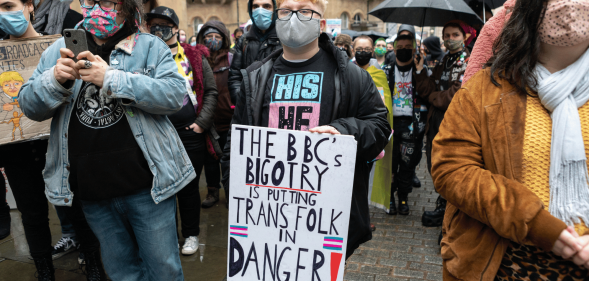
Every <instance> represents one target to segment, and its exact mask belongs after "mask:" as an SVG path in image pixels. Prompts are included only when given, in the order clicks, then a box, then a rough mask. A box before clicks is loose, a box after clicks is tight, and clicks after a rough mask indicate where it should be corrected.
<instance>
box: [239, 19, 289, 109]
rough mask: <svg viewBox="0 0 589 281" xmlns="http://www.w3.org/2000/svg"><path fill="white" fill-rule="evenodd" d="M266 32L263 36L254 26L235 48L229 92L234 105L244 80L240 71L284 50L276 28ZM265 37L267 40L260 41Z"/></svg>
mask: <svg viewBox="0 0 589 281" xmlns="http://www.w3.org/2000/svg"><path fill="white" fill-rule="evenodd" d="M266 32H267V33H266V34H264V35H262V33H261V32H260V31H259V29H258V28H257V27H256V26H255V25H252V27H251V29H250V31H248V33H247V34H245V35H244V36H242V37H241V38H240V39H239V40H238V41H237V43H235V47H233V49H234V50H235V53H234V54H233V62H232V63H231V70H230V72H229V92H230V94H231V102H232V103H233V104H235V101H236V97H237V96H239V89H240V85H241V79H242V77H241V72H240V71H241V70H242V69H246V68H247V67H248V66H250V65H251V64H252V63H254V62H256V61H262V60H264V59H265V58H266V57H268V56H269V55H270V54H272V53H273V52H275V51H276V50H279V49H282V45H280V39H278V35H276V28H274V27H271V28H270V29H268V30H267V31H266ZM264 37H265V39H264V40H263V41H260V40H261V39H262V38H264Z"/></svg>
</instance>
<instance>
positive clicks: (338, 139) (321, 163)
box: [227, 125, 357, 281]
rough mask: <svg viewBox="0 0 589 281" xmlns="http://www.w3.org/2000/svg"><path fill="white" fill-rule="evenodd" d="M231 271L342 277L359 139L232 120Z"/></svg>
mask: <svg viewBox="0 0 589 281" xmlns="http://www.w3.org/2000/svg"><path fill="white" fill-rule="evenodd" d="M231 140H232V142H231V178H230V180H231V192H230V198H229V200H230V201H229V204H230V207H229V237H228V240H229V241H228V243H229V244H228V255H227V256H228V261H227V276H228V279H227V280H229V281H231V280H290V281H303V280H304V281H318V280H324V281H336V280H343V275H344V263H345V253H346V244H347V241H348V240H347V238H348V237H347V236H348V224H349V219H350V205H351V198H352V188H353V182H354V166H355V162H356V148H357V144H356V141H355V140H354V137H352V136H341V135H329V134H316V133H315V134H312V133H309V132H302V131H291V130H281V129H270V128H261V127H251V126H241V125H233V127H232V132H231Z"/></svg>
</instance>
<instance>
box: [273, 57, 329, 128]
mask: <svg viewBox="0 0 589 281" xmlns="http://www.w3.org/2000/svg"><path fill="white" fill-rule="evenodd" d="M336 69H337V63H336V61H335V59H334V58H333V57H332V56H330V55H328V54H327V53H326V52H325V51H323V50H322V49H320V50H319V52H318V53H317V54H316V55H315V56H313V57H312V58H310V59H308V60H306V61H304V62H298V63H296V62H289V61H287V60H285V59H284V58H283V57H282V56H280V58H278V59H277V60H276V61H275V62H274V66H273V68H272V74H271V75H270V79H268V83H267V84H266V91H265V93H266V96H265V99H264V105H263V108H262V124H263V125H264V126H266V127H269V128H279V129H289V130H299V131H308V130H309V129H311V128H314V127H317V126H321V125H327V124H329V123H330V122H331V113H332V108H333V99H334V93H335V77H334V76H335V70H336Z"/></svg>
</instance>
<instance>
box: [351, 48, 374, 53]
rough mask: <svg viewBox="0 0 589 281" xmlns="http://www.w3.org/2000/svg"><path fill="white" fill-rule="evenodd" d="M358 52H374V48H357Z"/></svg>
mask: <svg viewBox="0 0 589 281" xmlns="http://www.w3.org/2000/svg"><path fill="white" fill-rule="evenodd" d="M355 50H356V52H368V53H370V52H372V48H356V49H355Z"/></svg>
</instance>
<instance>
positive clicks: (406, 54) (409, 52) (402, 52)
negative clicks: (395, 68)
mask: <svg viewBox="0 0 589 281" xmlns="http://www.w3.org/2000/svg"><path fill="white" fill-rule="evenodd" d="M395 56H397V59H398V60H399V61H400V62H408V61H410V60H411V59H412V58H413V49H398V50H397V51H395Z"/></svg>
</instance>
